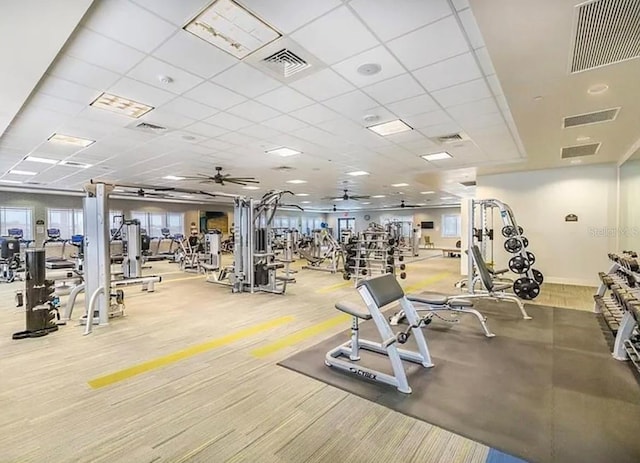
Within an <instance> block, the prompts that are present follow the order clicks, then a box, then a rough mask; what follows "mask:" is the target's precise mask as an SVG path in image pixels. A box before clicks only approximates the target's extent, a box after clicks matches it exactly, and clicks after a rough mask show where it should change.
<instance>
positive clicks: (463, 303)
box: [449, 299, 473, 308]
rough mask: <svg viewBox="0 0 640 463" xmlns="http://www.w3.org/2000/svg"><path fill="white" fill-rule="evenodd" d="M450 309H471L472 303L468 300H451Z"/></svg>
mask: <svg viewBox="0 0 640 463" xmlns="http://www.w3.org/2000/svg"><path fill="white" fill-rule="evenodd" d="M449 305H450V306H451V307H458V308H459V307H473V302H472V301H470V300H469V299H451V300H450V301H449Z"/></svg>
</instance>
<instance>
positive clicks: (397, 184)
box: [391, 183, 409, 188]
mask: <svg viewBox="0 0 640 463" xmlns="http://www.w3.org/2000/svg"><path fill="white" fill-rule="evenodd" d="M391 186H392V187H394V188H400V187H403V186H409V184H408V183H392V184H391Z"/></svg>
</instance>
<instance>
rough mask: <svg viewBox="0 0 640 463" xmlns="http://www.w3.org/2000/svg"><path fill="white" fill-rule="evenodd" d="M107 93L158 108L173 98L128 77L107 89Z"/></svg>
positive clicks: (172, 95)
mask: <svg viewBox="0 0 640 463" xmlns="http://www.w3.org/2000/svg"><path fill="white" fill-rule="evenodd" d="M108 92H109V93H111V94H114V95H118V96H121V97H124V98H128V99H130V100H134V101H137V102H138V103H143V104H146V105H149V106H153V107H158V106H160V105H162V104H163V103H166V102H168V101H169V100H171V99H172V98H175V95H174V94H173V93H169V92H166V91H164V90H160V89H159V88H155V87H152V86H151V85H147V84H143V83H141V82H138V81H137V80H133V79H129V78H128V77H123V78H122V79H120V80H119V81H118V82H116V83H115V84H114V85H112V86H111V87H110V88H109V90H108Z"/></svg>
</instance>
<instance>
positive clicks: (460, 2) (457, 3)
mask: <svg viewBox="0 0 640 463" xmlns="http://www.w3.org/2000/svg"><path fill="white" fill-rule="evenodd" d="M453 6H454V8H455V9H456V10H457V11H461V10H464V9H465V8H469V0H453Z"/></svg>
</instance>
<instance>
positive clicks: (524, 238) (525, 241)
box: [520, 236, 529, 248]
mask: <svg viewBox="0 0 640 463" xmlns="http://www.w3.org/2000/svg"><path fill="white" fill-rule="evenodd" d="M520 239H521V240H522V244H523V245H524V247H525V248H526V247H528V246H529V240H528V239H527V237H526V236H522V237H520Z"/></svg>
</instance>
